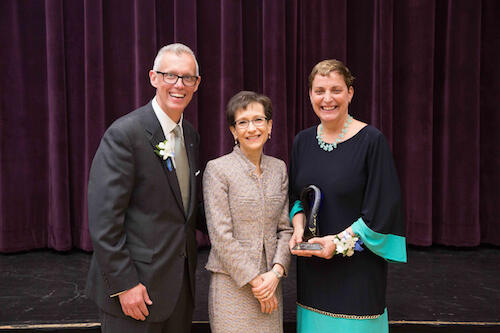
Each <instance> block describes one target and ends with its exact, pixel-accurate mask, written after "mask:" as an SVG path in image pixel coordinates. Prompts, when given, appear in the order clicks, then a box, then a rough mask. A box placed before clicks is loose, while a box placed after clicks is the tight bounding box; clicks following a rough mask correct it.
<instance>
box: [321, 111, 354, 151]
mask: <svg viewBox="0 0 500 333" xmlns="http://www.w3.org/2000/svg"><path fill="white" fill-rule="evenodd" d="M352 120H353V118H352V116H351V115H350V114H348V115H347V119H346V121H345V122H344V126H342V131H341V132H340V133H339V135H338V136H337V138H336V139H335V141H334V142H333V143H326V142H325V141H323V138H322V137H323V126H322V125H321V124H320V125H319V127H318V134H317V135H316V139H317V140H318V145H319V147H320V148H321V149H323V150H324V151H326V152H330V151H333V150H334V149H337V145H338V144H339V142H340V141H342V139H343V138H344V136H345V134H346V133H347V128H348V127H349V125H350V124H351V122H352Z"/></svg>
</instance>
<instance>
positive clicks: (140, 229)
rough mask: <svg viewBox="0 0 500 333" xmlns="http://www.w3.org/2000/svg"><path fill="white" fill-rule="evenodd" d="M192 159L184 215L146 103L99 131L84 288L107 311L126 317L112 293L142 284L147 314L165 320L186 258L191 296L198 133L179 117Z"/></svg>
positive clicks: (161, 137) (90, 187)
mask: <svg viewBox="0 0 500 333" xmlns="http://www.w3.org/2000/svg"><path fill="white" fill-rule="evenodd" d="M183 132H184V140H185V146H186V151H187V156H188V160H189V166H190V174H191V178H190V184H191V191H190V201H189V202H190V205H189V209H188V213H187V215H186V214H185V213H184V209H183V206H182V199H181V192H180V188H179V184H178V182H177V176H176V174H175V169H173V170H171V171H170V170H169V169H168V168H167V166H166V163H165V161H164V160H162V159H161V158H160V157H159V156H158V155H157V154H156V153H155V152H154V149H155V146H156V145H157V144H158V143H159V142H161V141H164V140H165V137H164V134H163V131H162V129H161V126H160V123H159V121H158V119H157V118H156V115H155V114H154V111H153V108H152V106H151V103H149V104H147V105H145V106H143V107H141V108H139V109H137V110H135V111H133V112H131V113H129V114H127V115H125V116H123V117H121V118H119V119H118V120H116V121H115V122H114V123H113V124H112V125H111V126H110V127H109V128H108V130H107V131H106V132H105V133H104V136H103V138H102V141H101V144H100V145H99V148H98V149H97V152H96V154H95V157H94V160H93V162H92V167H91V170H90V179H89V184H88V217H89V229H90V235H91V238H92V242H93V245H94V254H93V257H92V261H91V265H90V270H89V274H88V280H87V287H86V293H87V295H88V296H89V297H90V298H91V299H92V300H94V301H95V302H96V303H97V305H98V306H99V307H100V308H101V309H102V310H103V311H105V312H107V313H110V314H113V315H115V316H124V314H123V312H122V310H121V306H120V302H119V299H118V297H110V296H111V295H113V294H115V293H118V292H121V291H124V290H127V289H129V288H132V287H134V286H136V285H137V284H138V283H139V282H140V283H142V284H144V285H145V286H146V288H147V291H148V293H149V296H150V298H151V300H152V301H153V305H151V306H149V307H148V308H149V312H150V315H149V317H148V318H147V320H148V321H153V322H155V321H163V320H165V319H167V318H168V317H169V316H170V314H171V313H172V310H173V307H174V305H175V304H176V302H177V298H178V295H179V290H180V286H181V283H182V278H183V273H184V262H185V258H186V257H187V259H188V263H189V279H190V282H191V291H192V294H193V297H194V281H195V278H194V274H195V268H196V256H197V247H196V237H195V227H196V211H197V199H196V198H197V187H198V186H197V185H198V184H199V183H200V181H199V178H201V177H200V176H198V174H199V166H198V146H199V135H198V134H197V133H196V131H195V130H194V128H193V127H192V126H191V125H190V124H189V123H188V122H187V121H185V120H184V121H183Z"/></svg>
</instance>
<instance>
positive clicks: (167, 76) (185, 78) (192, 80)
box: [155, 71, 198, 87]
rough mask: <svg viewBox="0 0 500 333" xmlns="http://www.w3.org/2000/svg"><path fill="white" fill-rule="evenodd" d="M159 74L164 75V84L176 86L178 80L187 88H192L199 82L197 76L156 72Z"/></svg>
mask: <svg viewBox="0 0 500 333" xmlns="http://www.w3.org/2000/svg"><path fill="white" fill-rule="evenodd" d="M155 72H156V73H158V74H162V75H163V82H165V83H168V84H176V83H177V80H179V79H181V80H182V83H183V84H184V85H185V86H186V87H192V86H194V85H195V84H196V82H197V81H198V76H196V75H177V74H174V73H165V72H160V71H155Z"/></svg>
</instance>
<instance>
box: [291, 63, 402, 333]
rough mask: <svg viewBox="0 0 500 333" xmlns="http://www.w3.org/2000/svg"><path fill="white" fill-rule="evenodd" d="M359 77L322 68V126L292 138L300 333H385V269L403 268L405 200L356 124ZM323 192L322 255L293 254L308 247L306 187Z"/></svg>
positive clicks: (374, 137) (313, 80)
mask: <svg viewBox="0 0 500 333" xmlns="http://www.w3.org/2000/svg"><path fill="white" fill-rule="evenodd" d="M353 81H354V77H353V76H352V75H351V73H350V71H349V69H348V68H347V67H346V66H345V65H344V64H343V63H342V62H340V61H337V60H325V61H322V62H320V63H318V64H317V65H316V66H315V67H314V68H313V70H312V72H311V74H310V76H309V97H310V100H311V104H312V107H313V109H314V112H315V114H316V115H317V117H318V118H319V120H320V124H319V125H318V126H314V127H311V128H308V129H305V130H303V131H301V132H300V133H299V134H297V136H296V137H295V140H294V143H293V148H292V154H291V160H290V205H291V211H290V217H291V219H292V223H293V227H294V233H293V236H292V238H291V240H290V243H289V246H290V249H291V251H292V254H294V255H296V256H298V259H297V332H300V333H306V332H337V333H338V332H349V333H356V332H366V333H368V332H370V333H379V332H380V333H382V332H388V320H387V308H386V300H385V292H386V281H387V263H388V262H390V261H396V262H406V242H405V226H404V221H403V216H402V209H401V195H400V188H399V182H398V177H397V173H396V169H395V166H394V161H393V158H392V154H391V151H390V148H389V145H388V144H387V142H386V140H385V138H384V136H383V134H382V133H381V132H380V131H379V130H377V129H376V128H375V127H373V126H370V125H367V124H366V123H363V122H361V121H359V120H356V119H354V118H353V117H352V116H351V115H350V114H349V104H350V103H351V101H352V99H353V97H354V87H353ZM310 184H313V185H316V186H317V187H319V188H320V190H321V191H322V203H321V208H320V211H319V215H318V225H319V228H318V229H319V232H320V235H318V237H315V238H312V239H310V240H309V241H308V242H310V243H318V244H320V245H321V247H322V249H321V250H293V248H294V246H295V245H296V244H297V243H301V242H302V241H303V239H302V237H303V234H304V218H305V215H304V212H303V207H302V204H301V202H300V200H299V198H300V193H301V191H302V189H304V187H306V186H308V185H310Z"/></svg>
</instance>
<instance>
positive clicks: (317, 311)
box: [296, 302, 383, 320]
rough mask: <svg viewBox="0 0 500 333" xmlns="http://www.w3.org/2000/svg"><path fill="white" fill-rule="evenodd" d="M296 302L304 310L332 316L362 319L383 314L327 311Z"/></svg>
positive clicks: (374, 317)
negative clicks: (361, 314)
mask: <svg viewBox="0 0 500 333" xmlns="http://www.w3.org/2000/svg"><path fill="white" fill-rule="evenodd" d="M296 303H297V305H298V306H300V307H302V308H304V309H306V310H309V311H313V312H316V313H320V314H322V315H325V316H329V317H333V318H343V319H358V320H362V319H377V318H379V317H380V316H382V315H383V313H381V314H376V315H367V316H360V315H349V314H343V313H331V312H327V311H323V310H319V309H315V308H312V307H310V306H307V305H303V304H300V303H299V302H296Z"/></svg>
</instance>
